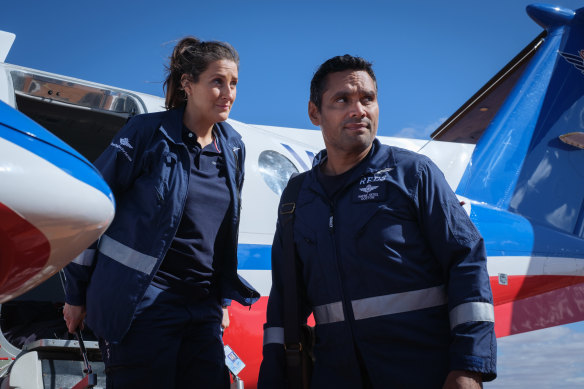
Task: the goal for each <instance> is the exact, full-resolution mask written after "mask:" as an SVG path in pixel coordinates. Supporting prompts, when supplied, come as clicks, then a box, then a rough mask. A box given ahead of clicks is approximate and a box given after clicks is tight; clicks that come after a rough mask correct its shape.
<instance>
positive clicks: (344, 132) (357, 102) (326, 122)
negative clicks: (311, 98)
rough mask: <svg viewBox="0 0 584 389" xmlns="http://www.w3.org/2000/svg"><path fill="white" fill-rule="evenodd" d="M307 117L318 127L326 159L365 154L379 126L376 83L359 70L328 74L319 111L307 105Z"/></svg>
mask: <svg viewBox="0 0 584 389" xmlns="http://www.w3.org/2000/svg"><path fill="white" fill-rule="evenodd" d="M308 115H309V116H310V120H311V121H312V123H313V124H314V125H315V126H320V128H321V130H322V136H323V138H324V143H325V146H326V148H327V152H328V154H329V156H330V155H331V154H335V155H339V156H343V157H347V156H350V155H358V154H361V153H363V152H364V151H366V150H367V151H368V149H369V147H370V146H371V144H372V142H373V139H374V138H375V135H376V134H377V124H378V122H379V106H378V105H377V90H376V86H375V82H374V81H373V79H372V78H371V76H369V74H368V73H367V72H365V71H362V70H358V71H355V70H345V71H342V72H336V73H330V74H329V75H328V76H327V78H326V88H325V90H324V93H323V95H322V104H321V108H320V111H319V110H318V108H317V107H316V106H315V105H314V104H313V103H312V102H310V103H309V104H308Z"/></svg>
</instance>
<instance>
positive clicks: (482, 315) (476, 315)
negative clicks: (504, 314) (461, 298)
mask: <svg viewBox="0 0 584 389" xmlns="http://www.w3.org/2000/svg"><path fill="white" fill-rule="evenodd" d="M471 321H490V322H493V323H494V322H495V309H494V308H493V304H490V303H480V302H475V303H464V304H460V305H458V306H456V307H454V308H453V309H452V310H451V311H450V329H453V328H454V327H456V326H457V325H459V324H463V323H468V322H471Z"/></svg>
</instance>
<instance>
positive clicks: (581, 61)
mask: <svg viewBox="0 0 584 389" xmlns="http://www.w3.org/2000/svg"><path fill="white" fill-rule="evenodd" d="M558 53H559V54H560V55H561V56H562V57H564V59H565V60H566V61H568V62H569V63H571V64H572V65H574V67H575V68H576V69H578V70H579V71H580V72H581V73H582V74H584V50H580V51H579V52H578V54H579V55H575V54H570V53H563V52H561V51H558Z"/></svg>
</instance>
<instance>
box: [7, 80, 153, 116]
mask: <svg viewBox="0 0 584 389" xmlns="http://www.w3.org/2000/svg"><path fill="white" fill-rule="evenodd" d="M9 73H10V76H11V79H12V85H13V88H14V93H15V94H17V95H23V96H26V97H29V98H36V99H42V100H44V101H51V102H54V103H63V104H69V105H74V106H79V107H85V108H89V109H91V110H96V111H103V112H108V113H110V114H117V115H123V116H128V115H129V116H133V115H135V114H138V113H143V112H146V107H145V105H144V102H143V101H142V100H141V99H140V98H139V97H138V96H135V95H133V94H132V93H128V92H125V91H121V90H117V89H115V88H107V87H99V86H93V85H88V84H83V83H78V82H74V81H71V80H68V79H65V78H62V79H60V78H55V77H51V76H50V75H44V74H37V73H34V72H28V71H26V70H24V69H10V70H9Z"/></svg>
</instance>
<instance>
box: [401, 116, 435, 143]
mask: <svg viewBox="0 0 584 389" xmlns="http://www.w3.org/2000/svg"><path fill="white" fill-rule="evenodd" d="M445 120H446V118H440V119H438V120H436V121H434V122H432V123H430V124H428V125H426V126H423V127H421V126H415V127H405V128H402V129H401V130H399V131H398V132H397V133H396V134H395V135H391V136H395V137H398V138H413V139H427V138H429V137H430V134H431V133H432V132H433V131H434V130H435V129H437V128H438V127H439V126H440V125H441V124H442V123H444V121H445Z"/></svg>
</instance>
